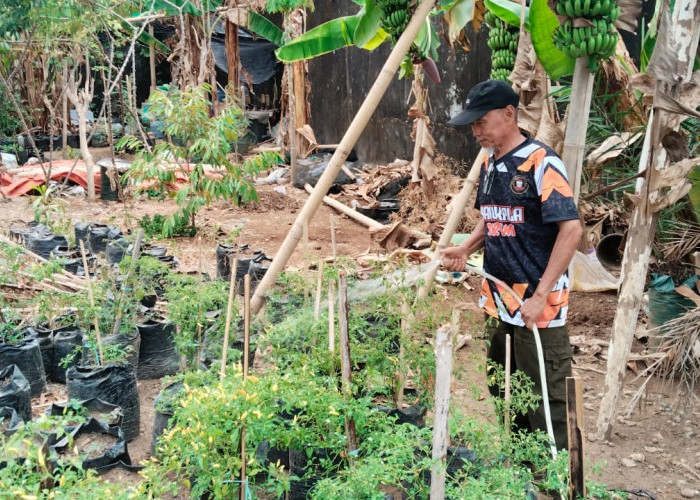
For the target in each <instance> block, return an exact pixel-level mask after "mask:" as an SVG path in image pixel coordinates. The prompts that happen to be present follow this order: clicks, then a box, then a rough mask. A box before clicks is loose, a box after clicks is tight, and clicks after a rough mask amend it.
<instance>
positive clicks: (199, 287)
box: [195, 236, 204, 369]
mask: <svg viewBox="0 0 700 500" xmlns="http://www.w3.org/2000/svg"><path fill="white" fill-rule="evenodd" d="M197 251H198V253H199V266H198V267H197V299H198V304H197V352H196V356H197V357H196V358H195V363H197V364H196V366H197V368H198V369H199V358H200V357H201V355H202V326H203V320H204V318H203V315H202V280H203V278H202V237H201V236H197Z"/></svg>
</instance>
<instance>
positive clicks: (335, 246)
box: [331, 214, 338, 262]
mask: <svg viewBox="0 0 700 500" xmlns="http://www.w3.org/2000/svg"><path fill="white" fill-rule="evenodd" d="M331 250H332V252H333V253H332V254H331V255H333V262H335V259H336V257H337V256H338V247H337V245H336V243H335V216H334V215H333V214H331Z"/></svg>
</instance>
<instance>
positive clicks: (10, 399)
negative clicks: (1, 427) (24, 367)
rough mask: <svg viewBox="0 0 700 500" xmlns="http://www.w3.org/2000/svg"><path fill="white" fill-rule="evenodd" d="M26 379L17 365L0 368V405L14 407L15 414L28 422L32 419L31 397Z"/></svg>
mask: <svg viewBox="0 0 700 500" xmlns="http://www.w3.org/2000/svg"><path fill="white" fill-rule="evenodd" d="M30 391H31V389H30V387H29V382H27V379H26V378H25V377H24V375H22V371H21V370H20V369H19V368H18V367H17V365H10V366H6V367H5V368H3V369H2V370H0V406H9V407H10V408H14V409H15V411H16V412H17V415H19V417H20V418H21V419H22V420H24V421H25V422H29V421H30V420H31V419H32V398H31V395H30Z"/></svg>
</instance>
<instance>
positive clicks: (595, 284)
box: [569, 251, 619, 292]
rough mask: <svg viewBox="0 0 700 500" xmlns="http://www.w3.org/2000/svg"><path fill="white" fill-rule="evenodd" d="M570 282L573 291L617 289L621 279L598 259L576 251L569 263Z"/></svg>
mask: <svg viewBox="0 0 700 500" xmlns="http://www.w3.org/2000/svg"><path fill="white" fill-rule="evenodd" d="M569 283H570V286H571V291H573V292H604V291H606V290H617V287H618V285H619V280H618V278H616V277H615V276H613V275H612V274H610V272H609V271H608V270H607V269H605V268H604V267H603V265H602V264H601V263H600V262H598V261H597V260H593V259H591V258H589V257H586V256H585V255H584V254H583V253H581V252H579V251H576V252H575V253H574V257H573V258H572V259H571V264H569Z"/></svg>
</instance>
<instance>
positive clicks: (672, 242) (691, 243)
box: [661, 222, 700, 262]
mask: <svg viewBox="0 0 700 500" xmlns="http://www.w3.org/2000/svg"><path fill="white" fill-rule="evenodd" d="M698 245H700V226H698V225H697V224H689V223H687V222H676V223H675V224H674V226H673V227H672V228H670V229H669V230H668V231H667V233H666V237H665V238H664V239H663V241H662V243H661V251H662V252H663V255H664V257H665V258H666V259H667V260H670V261H674V262H677V261H680V260H682V259H683V258H684V257H685V256H686V255H688V254H690V253H691V252H694V251H695V249H696V248H697V247H698Z"/></svg>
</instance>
